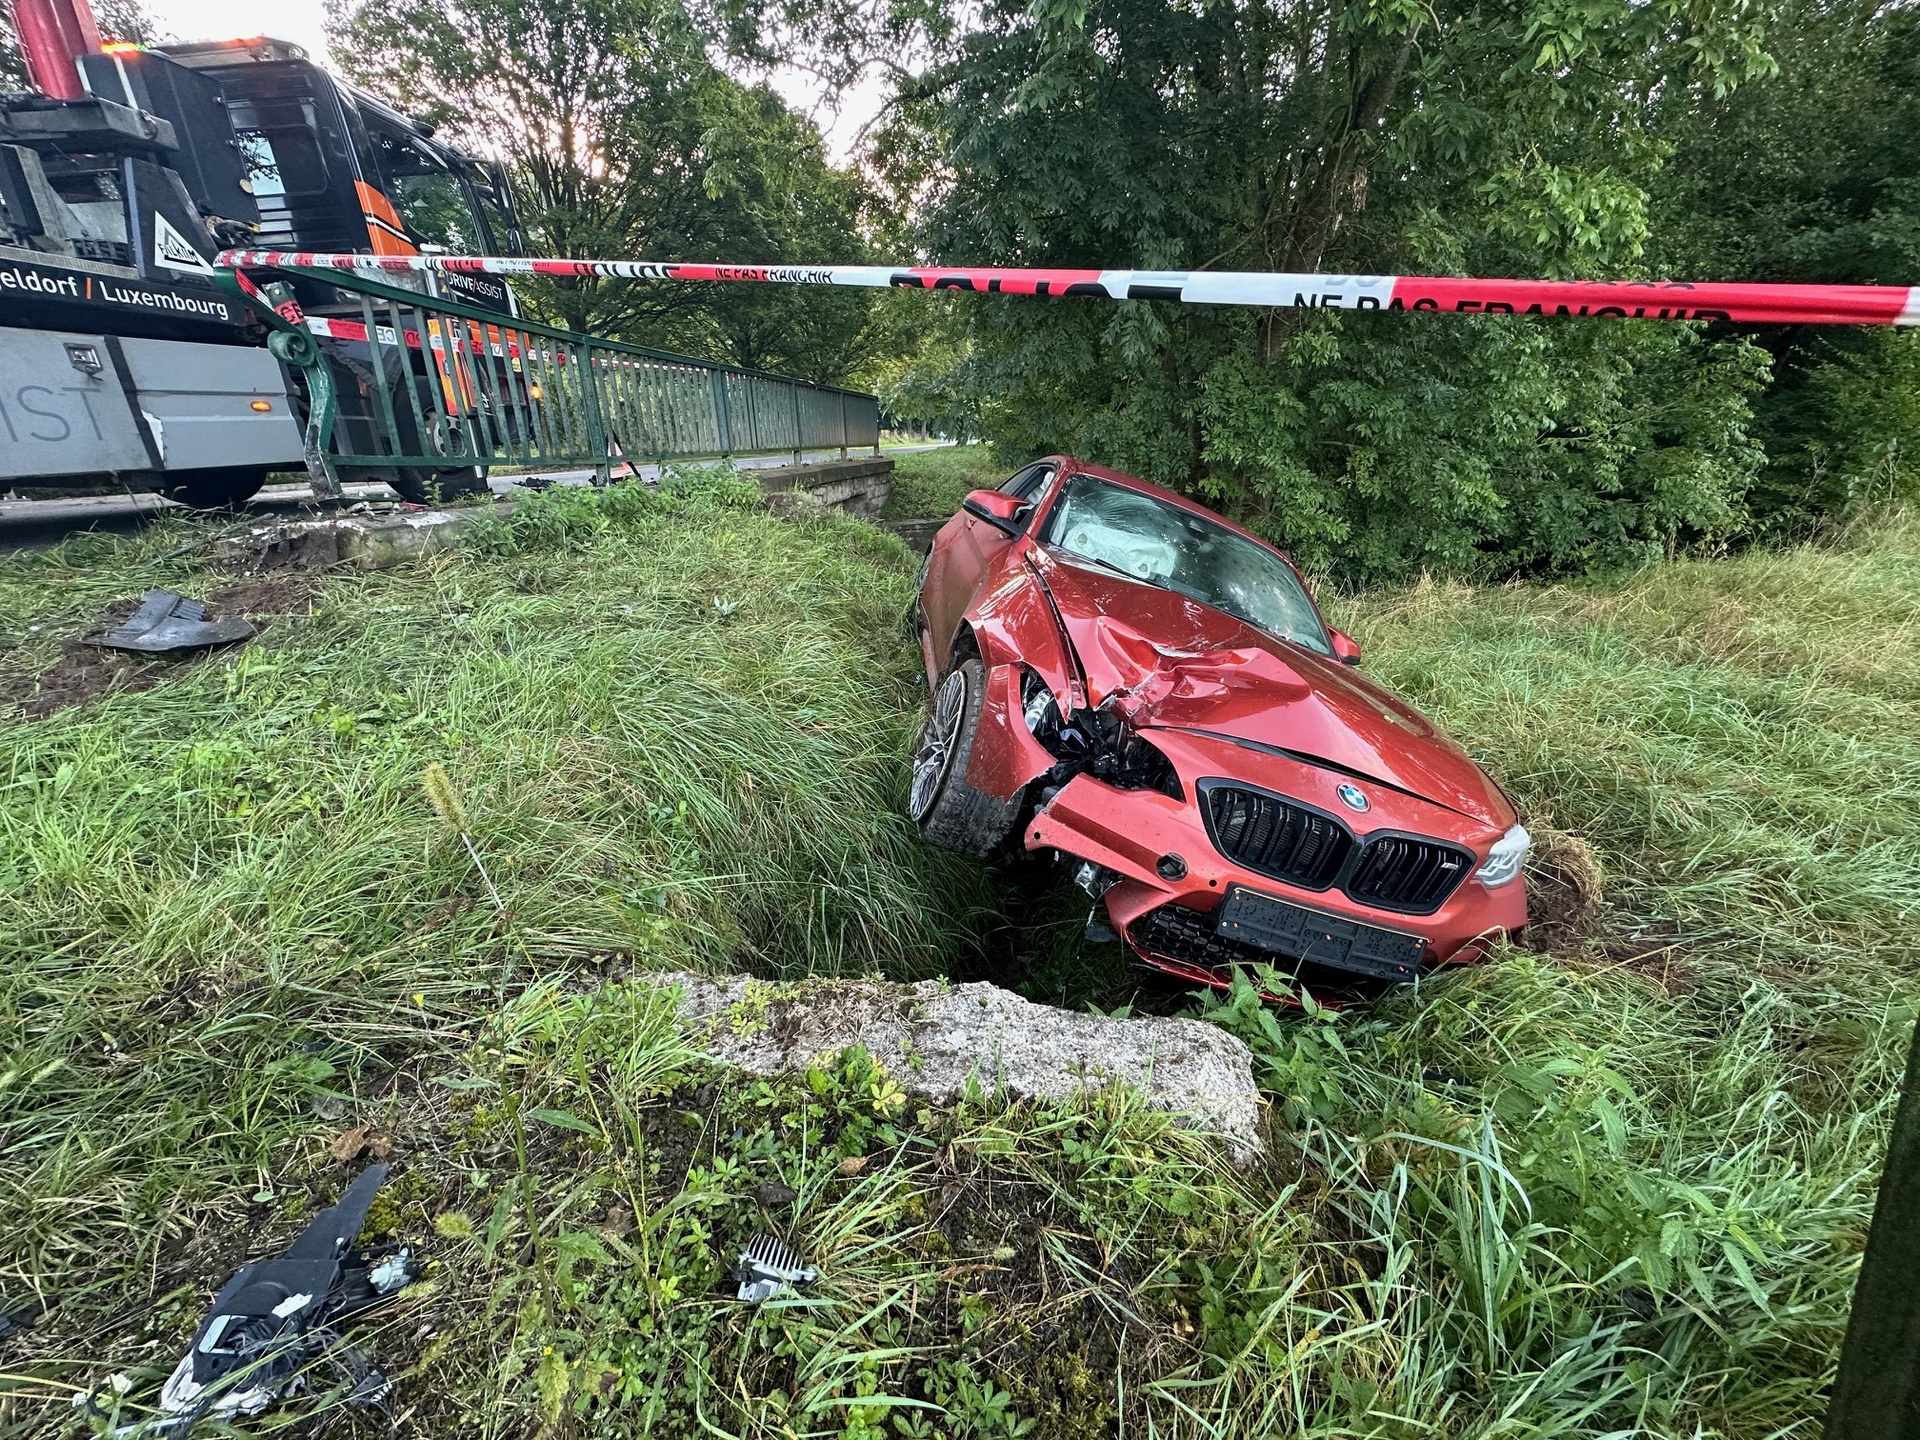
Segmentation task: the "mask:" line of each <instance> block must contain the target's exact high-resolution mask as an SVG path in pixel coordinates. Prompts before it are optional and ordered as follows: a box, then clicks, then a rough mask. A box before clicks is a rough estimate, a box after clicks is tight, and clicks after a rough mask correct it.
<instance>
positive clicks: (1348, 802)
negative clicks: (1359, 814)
mask: <svg viewBox="0 0 1920 1440" xmlns="http://www.w3.org/2000/svg"><path fill="white" fill-rule="evenodd" d="M1334 793H1335V794H1337V795H1338V796H1339V797H1340V803H1341V804H1342V805H1344V806H1346V807H1347V808H1348V809H1349V810H1365V809H1367V808H1369V807H1370V806H1371V805H1372V803H1373V802H1372V801H1370V800H1368V799H1367V792H1366V791H1364V790H1362V789H1361V788H1360V787H1359V786H1358V785H1342V786H1341V787H1340V788H1339V789H1338V790H1337V791H1335V792H1334Z"/></svg>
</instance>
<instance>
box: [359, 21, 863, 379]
mask: <svg viewBox="0 0 1920 1440" xmlns="http://www.w3.org/2000/svg"><path fill="white" fill-rule="evenodd" d="M331 26H332V30H331V33H332V35H333V43H334V49H335V52H336V54H337V55H338V57H339V59H340V62H341V64H342V67H343V68H344V69H345V70H346V71H347V73H348V74H350V75H352V76H353V77H354V78H355V79H358V80H361V81H363V82H365V83H366V84H368V85H370V86H372V87H373V88H375V89H376V90H378V91H380V92H381V93H383V94H385V95H388V96H389V97H391V98H393V99H395V100H397V101H398V102H399V103H401V104H402V105H404V106H405V107H406V108H407V109H408V110H409V111H410V112H411V113H416V114H420V115H423V116H425V117H427V118H430V119H432V120H434V121H436V122H438V123H439V124H440V125H441V126H442V127H443V128H444V129H445V131H446V133H447V134H448V135H449V136H450V137H453V138H456V139H458V140H460V141H463V142H465V143H467V144H468V145H470V146H472V147H473V148H475V149H477V150H479V151H480V152H482V153H484V154H489V155H499V156H503V157H505V158H506V159H507V160H508V161H509V162H510V165H511V168H512V172H513V174H514V177H515V181H516V188H517V191H518V195H519V198H520V201H521V204H522V206H523V211H524V213H523V215H522V220H523V222H524V223H525V225H526V228H527V231H528V244H529V246H530V248H531V249H532V252H533V253H534V254H537V255H565V256H585V257H590V258H603V257H620V258H641V259H649V260H687V259H691V260H739V261H766V260H769V259H780V260H792V261H808V260H813V261H858V260H860V259H862V258H864V255H865V241H864V239H863V238H862V235H861V231H860V228H859V221H860V218H861V209H862V206H863V203H864V200H865V191H864V189H863V187H862V185H861V184H860V182H859V181H858V179H857V178H856V177H855V176H854V175H852V174H851V173H849V172H846V171H842V170H838V169H835V168H834V167H832V166H831V165H829V164H828V162H827V160H826V157H825V154H824V152H823V150H822V148H821V143H820V137H819V135H818V133H817V132H816V131H815V130H814V128H813V126H812V125H811V124H809V123H808V122H807V121H805V120H803V119H802V118H801V117H799V116H797V115H795V114H794V113H793V112H792V111H791V110H789V109H788V108H787V107H786V106H785V104H783V103H782V102H781V100H780V98H779V97H778V96H777V95H775V94H774V93H773V91H772V90H771V89H768V88H767V87H765V86H761V85H746V84H743V83H741V82H740V81H738V80H735V79H733V78H731V77H730V76H728V75H726V74H724V73H722V72H721V71H720V70H719V69H718V68H716V67H715V65H714V64H713V62H712V60H710V59H709V58H708V56H707V54H706V51H705V49H704V48H703V45H702V42H701V39H700V37H699V35H697V34H696V33H695V32H694V30H693V27H692V25H691V23H690V21H689V19H688V17H687V14H686V12H685V10H684V8H682V7H681V6H680V5H679V4H678V3H676V0H589V3H586V4H578V5H575V4H569V5H563V6H556V5H548V4H541V3H537V0H400V3H388V0H363V3H336V4H335V6H334V8H333V10H332V12H331ZM524 293H525V295H526V297H527V298H528V300H529V302H530V303H531V304H532V305H534V306H535V308H537V309H538V310H540V311H541V312H543V313H545V314H547V315H549V316H551V317H552V318H553V319H555V320H557V321H558V322H559V323H561V324H564V325H567V326H569V327H571V328H572V329H575V330H584V331H589V332H591V333H595V334H603V335H612V336H615V337H617V338H624V339H631V340H635V341H639V342H641V343H643V344H648V345H653V346H658V347H662V348H667V349H677V350H680V351H682V352H684V353H692V354H699V355H703V356H709V357H712V358H716V359H725V360H731V361H733V362H735V363H736V364H741V365H749V366H754V367H758V368H765V369H772V370H778V371H782V372H784V373H789V374H798V375H801V376H804V377H806V378H808V379H814V380H821V381H839V380H843V379H845V378H846V377H847V376H848V375H849V374H850V373H851V372H852V371H853V370H854V369H855V368H857V367H858V366H859V365H860V364H861V363H862V362H863V361H865V360H866V359H867V358H868V357H869V354H870V350H871V347H870V346H868V345H866V344H865V343H864V342H863V340H862V333H863V331H864V329H865V327H866V323H867V312H868V309H869V305H870V302H869V298H868V297H867V296H866V295H865V294H863V293H860V292H847V291H840V292H831V293H826V294H820V293H816V292H795V291H791V290H787V289H782V288H779V287H773V286H768V287H765V288H762V287H757V286H727V285H716V286H699V287H688V286H664V287H663V286H651V285H645V284H640V283H637V282H632V281H618V280H612V281H607V280H583V281H541V282H530V283H528V284H527V285H525V287H524Z"/></svg>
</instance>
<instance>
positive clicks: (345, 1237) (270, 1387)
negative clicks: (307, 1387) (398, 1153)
mask: <svg viewBox="0 0 1920 1440" xmlns="http://www.w3.org/2000/svg"><path fill="white" fill-rule="evenodd" d="M388 1168H389V1167H387V1166H385V1165H370V1166H368V1167H367V1168H366V1169H365V1170H364V1171H362V1172H361V1174H360V1176H359V1178H358V1179H356V1180H355V1181H354V1182H353V1183H352V1184H351V1185H349V1186H348V1187H347V1189H346V1193H345V1194H343V1195H342V1196H341V1197H340V1200H339V1203H338V1204H335V1205H331V1206H329V1207H328V1208H326V1209H325V1210H322V1211H321V1212H320V1213H319V1214H318V1215H316V1216H315V1217H314V1219H313V1223H312V1224H310V1225H309V1226H307V1228H306V1229H305V1230H303V1231H302V1232H301V1233H300V1236H299V1238H298V1239H296V1240H295V1241H294V1242H293V1244H292V1245H290V1246H288V1247H287V1250H286V1252H285V1253H284V1254H282V1255H280V1256H279V1257H277V1258H276V1259H272V1260H256V1261H254V1262H253V1263H251V1264H249V1265H243V1266H241V1267H240V1269H239V1270H237V1271H235V1272H234V1275H233V1277H232V1278H231V1279H230V1280H228V1281H227V1283H226V1284H225V1285H223V1286H221V1287H220V1293H219V1294H218V1295H216V1296H214V1300H213V1308H212V1310H211V1311H209V1312H208V1314H207V1318H206V1319H205V1320H203V1321H201V1322H200V1328H199V1329H198V1330H196V1331H195V1332H194V1335H193V1341H192V1343H191V1344H190V1345H189V1346H188V1347H187V1353H186V1354H185V1355H184V1356H182V1357H181V1359H180V1363H179V1364H178V1365H177V1366H175V1367H174V1371H173V1374H172V1375H171V1376H169V1377H168V1379H167V1382H166V1384H165V1385H163V1386H162V1387H161V1390H160V1407H159V1408H160V1414H159V1416H158V1417H157V1418H155V1419H153V1420H150V1421H147V1422H145V1423H143V1424H140V1425H134V1426H130V1427H126V1428H125V1429H123V1430H122V1431H121V1432H120V1433H121V1434H123V1435H128V1436H134V1435H141V1436H162V1435H185V1434H187V1433H188V1432H189V1431H191V1430H192V1429H193V1427H194V1425H195V1424H197V1423H198V1422H199V1421H201V1420H203V1419H216V1420H231V1419H233V1418H235V1417H236V1416H243V1415H258V1414H259V1413H260V1412H261V1411H263V1410H265V1409H266V1408H267V1406H269V1405H271V1404H272V1403H273V1402H274V1401H275V1400H278V1399H280V1398H282V1397H283V1396H285V1395H287V1394H288V1393H290V1392H292V1391H294V1390H296V1389H298V1388H300V1387H301V1386H302V1384H303V1383H304V1376H305V1372H306V1371H307V1369H308V1368H309V1367H310V1366H311V1365H313V1364H314V1362H316V1361H318V1360H321V1359H331V1360H332V1361H333V1362H334V1363H335V1364H337V1365H338V1366H339V1367H340V1368H341V1369H342V1370H343V1371H344V1372H345V1374H346V1376H347V1379H348V1380H349V1382H350V1384H349V1387H348V1390H347V1394H346V1401H347V1403H348V1404H350V1405H377V1404H379V1403H381V1402H382V1401H383V1400H384V1399H385V1398H386V1395H387V1392H388V1391H389V1389H390V1388H391V1386H390V1384H389V1382H388V1380H387V1378H386V1376H384V1375H383V1374H381V1372H380V1371H378V1370H376V1369H375V1368H374V1367H373V1366H372V1365H370V1364H369V1363H368V1362H367V1361H366V1359H365V1358H364V1357H363V1356H362V1355H361V1354H360V1353H359V1352H358V1351H357V1350H355V1349H354V1348H353V1347H352V1346H350V1345H348V1344H347V1343H346V1341H345V1340H343V1339H342V1338H341V1336H340V1333H339V1330H338V1328H337V1327H339V1326H340V1325H342V1324H344V1323H346V1322H347V1321H350V1320H352V1319H354V1318H355V1317H357V1316H359V1315H361V1314H363V1313H364V1312H366V1311H367V1310H370V1309H372V1308H373V1307H375V1306H377V1305H379V1304H381V1303H382V1302H383V1301H385V1300H386V1299H387V1298H389V1297H390V1296H392V1295H395V1294H397V1293H399V1292H400V1291H401V1290H403V1289H405V1288H406V1286H407V1285H408V1284H409V1283H411V1282H412V1280H413V1279H414V1277H415V1275H416V1274H417V1270H416V1268H415V1266H414V1263H413V1259H412V1256H411V1255H410V1253H409V1252H408V1251H407V1250H405V1249H400V1250H396V1251H388V1252H385V1253H382V1254H375V1253H369V1252H365V1251H360V1252H355V1251H353V1250H352V1249H351V1247H352V1245H353V1241H354V1237H355V1236H357V1235H358V1234H359V1233H360V1227H361V1226H362V1225H364V1224H365V1223H366V1219H367V1210H368V1208H369V1207H370V1206H371V1205H372V1204H373V1196H374V1192H375V1191H377V1190H378V1189H379V1188H380V1186H381V1183H382V1182H383V1181H384V1180H385V1179H386V1177H387V1171H388Z"/></svg>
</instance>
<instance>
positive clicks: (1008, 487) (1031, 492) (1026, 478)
mask: <svg viewBox="0 0 1920 1440" xmlns="http://www.w3.org/2000/svg"><path fill="white" fill-rule="evenodd" d="M1052 478H1053V466H1051V465H1029V466H1028V467H1027V468H1026V469H1024V470H1022V471H1020V472H1019V473H1017V474H1015V475H1012V476H1010V477H1009V478H1008V479H1006V480H1004V481H1002V482H1001V485H1000V489H1001V491H1002V493H1004V494H1007V495H1017V496H1019V497H1020V498H1021V499H1022V500H1037V499H1039V498H1040V497H1039V491H1040V488H1041V487H1042V486H1043V485H1044V484H1045V483H1046V482H1047V481H1048V480H1050V479H1052Z"/></svg>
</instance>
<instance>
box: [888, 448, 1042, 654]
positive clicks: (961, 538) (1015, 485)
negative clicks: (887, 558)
mask: <svg viewBox="0 0 1920 1440" xmlns="http://www.w3.org/2000/svg"><path fill="white" fill-rule="evenodd" d="M1056 468H1057V467H1056V465H1055V464H1054V462H1052V461H1050V460H1043V461H1041V462H1040V463H1038V464H1036V465H1029V466H1028V467H1027V468H1026V469H1024V470H1021V471H1019V472H1017V473H1016V474H1014V475H1011V476H1009V477H1008V478H1007V479H1006V480H1005V481H1003V482H1002V483H1001V484H1000V485H999V487H998V488H999V489H1000V490H1001V491H1002V492H1003V493H1006V494H1011V495H1017V496H1019V497H1020V498H1021V499H1022V500H1027V501H1033V500H1036V499H1037V498H1038V497H1039V496H1040V495H1042V494H1043V493H1044V491H1045V488H1046V485H1047V483H1048V482H1049V481H1050V480H1051V479H1052V478H1053V475H1054V472H1055V470H1056ZM1012 544H1013V537H1012V536H1010V535H1008V534H1007V533H1006V532H1005V531H1004V530H1002V529H1000V528H999V527H998V526H996V525H992V524H989V523H988V522H987V521H985V520H982V519H981V518H980V517H979V516H977V515H971V514H968V513H967V512H966V511H964V510H963V511H961V512H960V513H959V514H958V515H956V516H954V517H953V519H952V520H950V521H948V522H947V524H946V525H945V526H944V527H943V528H942V529H941V531H940V534H939V536H938V537H937V538H936V539H935V540H934V542H933V550H932V551H931V552H930V553H929V554H928V556H927V574H926V579H925V581H924V582H923V583H922V585H921V587H920V609H921V612H922V613H923V614H924V615H925V616H926V618H927V628H928V630H929V632H930V633H931V634H932V636H933V640H934V653H935V654H936V655H939V656H945V655H947V654H948V653H949V652H951V650H952V649H953V636H954V632H955V631H956V630H958V629H959V628H960V620H961V617H962V616H964V615H965V614H966V613H967V607H968V606H970V605H972V604H973V597H974V596H975V595H976V594H977V593H978V592H979V589H980V582H981V581H982V580H983V579H985V578H986V575H987V572H988V570H989V569H990V568H991V567H992V566H993V565H994V563H995V562H996V561H998V560H999V559H1000V557H1001V556H1002V555H1004V554H1006V552H1007V547H1008V546H1010V545H1012Z"/></svg>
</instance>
